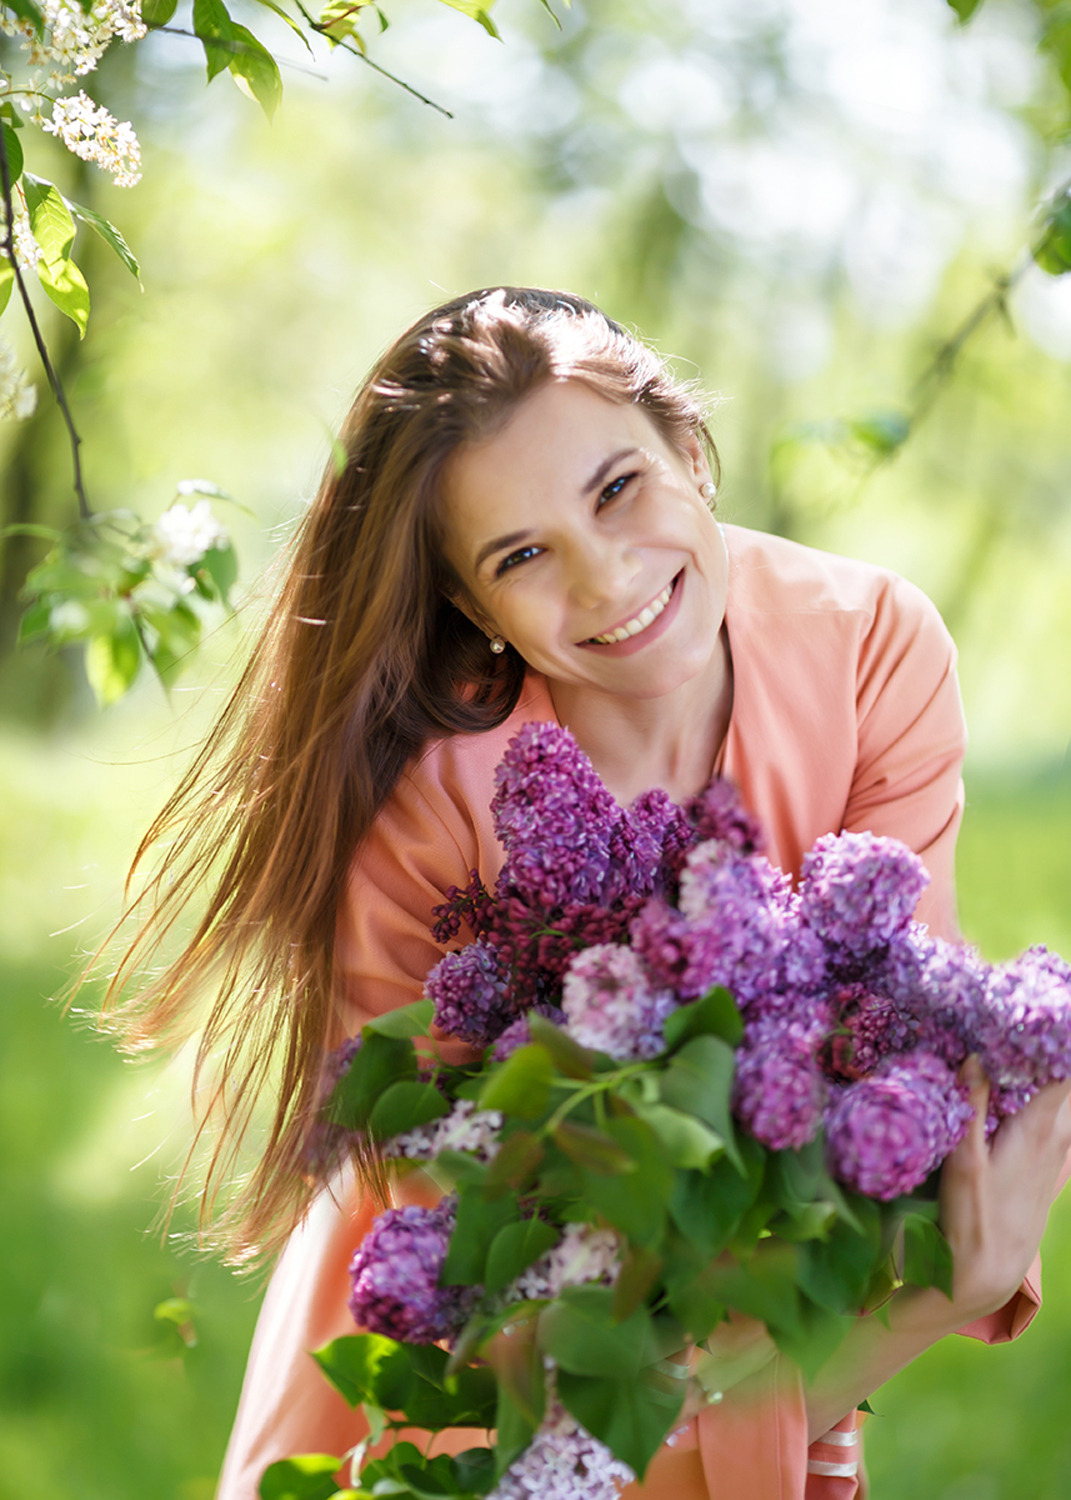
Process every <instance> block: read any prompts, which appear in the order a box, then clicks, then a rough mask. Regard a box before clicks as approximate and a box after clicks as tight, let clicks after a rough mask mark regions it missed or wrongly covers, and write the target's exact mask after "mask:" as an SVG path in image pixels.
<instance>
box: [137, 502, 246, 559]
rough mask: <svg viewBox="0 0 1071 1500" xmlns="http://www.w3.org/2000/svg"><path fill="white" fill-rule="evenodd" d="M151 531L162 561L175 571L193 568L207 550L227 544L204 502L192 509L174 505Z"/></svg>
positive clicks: (227, 540) (223, 530)
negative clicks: (175, 569) (176, 569)
mask: <svg viewBox="0 0 1071 1500" xmlns="http://www.w3.org/2000/svg"><path fill="white" fill-rule="evenodd" d="M152 530H153V539H154V541H155V543H156V546H157V548H158V549H159V553H160V556H161V558H162V559H163V561H164V562H167V563H170V564H171V566H172V567H175V568H190V567H193V565H194V564H195V563H199V562H200V561H201V559H202V557H204V555H205V553H206V552H208V551H209V549H210V548H212V547H225V546H226V545H227V543H228V542H229V541H230V536H229V534H228V532H227V529H226V527H225V526H222V525H221V524H220V523H219V521H217V520H216V518H215V516H214V515H213V514H212V507H211V506H210V505H209V503H208V501H207V500H198V502H197V504H196V505H194V506H193V507H192V508H191V507H190V506H188V505H183V504H182V502H181V501H176V503H175V504H174V505H172V506H170V507H169V508H168V509H167V510H165V511H164V513H163V515H162V516H161V517H160V519H159V520H158V521H157V522H156V524H155V525H154V526H153V529H152Z"/></svg>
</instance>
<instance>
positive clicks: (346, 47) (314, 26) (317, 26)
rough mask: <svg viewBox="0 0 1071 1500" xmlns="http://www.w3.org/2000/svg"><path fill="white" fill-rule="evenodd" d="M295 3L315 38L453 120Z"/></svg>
mask: <svg viewBox="0 0 1071 1500" xmlns="http://www.w3.org/2000/svg"><path fill="white" fill-rule="evenodd" d="M295 3H296V5H297V9H298V11H299V12H300V14H301V16H302V18H303V19H304V21H305V24H306V25H307V26H308V27H309V29H310V30H311V31H315V32H316V34H317V36H325V37H327V39H328V41H329V42H331V43H333V44H334V46H336V47H341V48H342V49H343V51H345V52H349V53H350V54H351V56H353V57H356V58H359V59H360V61H361V62H363V63H364V64H365V65H366V66H367V67H369V68H372V69H373V71H374V72H376V73H381V74H382V75H383V77H384V78H386V79H389V80H390V82H391V83H396V84H397V85H398V87H399V88H400V89H404V90H405V92H406V93H407V94H412V96H413V98H414V99H419V100H420V102H421V104H426V105H427V106H428V108H429V109H435V110H438V112H439V114H441V115H445V116H446V118H447V119H448V120H452V119H453V118H454V116H453V112H452V111H451V110H449V109H447V108H446V106H445V105H443V104H436V102H435V100H434V99H429V98H428V96H427V95H426V94H422V93H421V92H420V90H419V89H417V88H414V87H413V85H412V84H411V83H406V81H405V79H404V78H399V77H398V76H397V74H396V73H391V72H390V71H389V70H388V69H387V68H384V67H382V66H381V65H380V64H379V63H377V62H373V61H372V59H371V58H370V57H369V56H368V55H367V53H365V52H362V51H361V49H360V47H354V46H351V45H350V43H349V42H346V41H344V40H343V39H342V38H340V37H333V36H332V35H331V32H330V28H329V27H327V26H324V25H323V24H322V23H321V22H320V21H317V19H316V17H315V16H314V15H313V14H312V12H311V11H309V10H308V9H307V8H306V7H305V6H304V5H303V4H302V3H301V0H295Z"/></svg>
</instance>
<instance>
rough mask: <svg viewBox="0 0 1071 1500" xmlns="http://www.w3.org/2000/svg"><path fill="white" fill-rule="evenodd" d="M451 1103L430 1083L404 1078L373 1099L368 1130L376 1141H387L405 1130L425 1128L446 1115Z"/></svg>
mask: <svg viewBox="0 0 1071 1500" xmlns="http://www.w3.org/2000/svg"><path fill="white" fill-rule="evenodd" d="M449 1112H450V1101H449V1100H448V1099H444V1098H443V1096H442V1094H440V1093H439V1090H438V1089H437V1088H436V1087H435V1085H434V1084H432V1083H420V1082H418V1081H416V1080H414V1079H404V1080H403V1081H402V1082H400V1083H392V1084H391V1086H390V1087H389V1088H388V1089H386V1090H385V1091H384V1092H383V1093H382V1094H381V1095H380V1097H379V1098H378V1099H377V1100H376V1102H375V1104H374V1106H373V1108H372V1113H371V1114H370V1115H369V1117H368V1131H369V1134H370V1135H373V1136H375V1138H376V1140H378V1141H388V1140H390V1138H391V1137H392V1136H395V1135H401V1134H402V1132H403V1131H405V1130H415V1129H416V1127H417V1126H418V1125H428V1124H430V1123H431V1121H432V1120H441V1119H442V1117H443V1115H446V1114H449Z"/></svg>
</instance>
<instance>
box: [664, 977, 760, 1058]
mask: <svg viewBox="0 0 1071 1500" xmlns="http://www.w3.org/2000/svg"><path fill="white" fill-rule="evenodd" d="M662 1035H663V1036H664V1037H665V1039H666V1046H667V1047H670V1048H674V1047H679V1046H680V1045H681V1044H682V1043H684V1042H686V1041H688V1040H689V1038H691V1037H693V1036H718V1037H721V1039H722V1041H723V1042H728V1044H729V1046H730V1047H736V1046H739V1044H740V1041H741V1039H742V1037H743V1035H744V1019H743V1017H742V1016H741V1014H740V1007H739V1006H738V1005H737V1003H736V1001H735V1000H734V999H733V997H732V995H730V993H729V991H728V990H727V989H724V988H723V987H722V986H721V985H715V987H714V988H713V989H712V990H708V991H707V993H706V994H705V995H703V996H702V998H701V999H699V1000H693V1001H692V1003H691V1004H690V1005H682V1006H680V1007H679V1008H678V1009H677V1010H674V1011H671V1012H670V1014H669V1015H668V1016H667V1017H666V1022H665V1025H664V1026H663V1027H662Z"/></svg>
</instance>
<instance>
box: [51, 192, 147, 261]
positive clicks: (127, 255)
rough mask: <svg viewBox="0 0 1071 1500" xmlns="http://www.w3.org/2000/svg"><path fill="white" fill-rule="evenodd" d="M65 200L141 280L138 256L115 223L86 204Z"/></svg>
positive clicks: (74, 214) (73, 213)
mask: <svg viewBox="0 0 1071 1500" xmlns="http://www.w3.org/2000/svg"><path fill="white" fill-rule="evenodd" d="M63 201H64V203H65V204H66V205H67V207H68V209H70V211H71V214H72V215H73V216H74V218H76V219H80V220H81V221H82V223H83V224H88V225H89V227H90V229H92V230H94V231H95V232H96V233H97V234H99V235H100V237H101V239H102V240H103V241H104V243H105V244H106V245H108V246H110V247H111V249H112V250H114V251H115V253H116V255H118V257H119V259H120V260H121V261H122V262H123V265H124V266H126V268H127V270H128V271H129V272H130V274H131V276H133V277H135V279H136V280H138V281H140V280H141V267H140V266H139V265H138V262H137V258H136V257H135V255H134V252H133V250H131V248H130V246H129V245H128V244H127V242H126V240H124V239H123V236H122V235H121V234H120V232H119V230H118V229H116V227H115V225H114V224H111V223H109V222H108V220H107V219H105V218H103V217H102V216H101V215H100V214H98V213H97V212H96V211H95V209H92V208H86V207H85V205H84V204H81V203H75V202H73V201H72V199H70V198H64V200H63Z"/></svg>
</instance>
